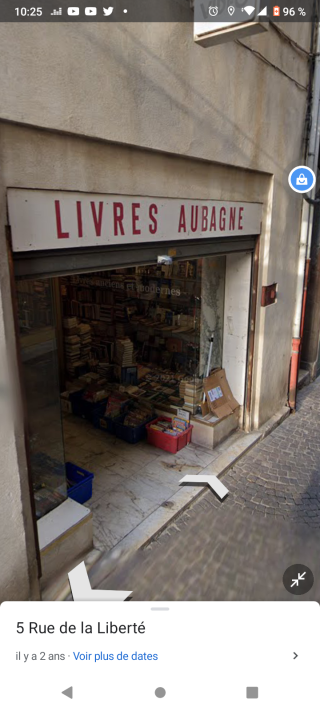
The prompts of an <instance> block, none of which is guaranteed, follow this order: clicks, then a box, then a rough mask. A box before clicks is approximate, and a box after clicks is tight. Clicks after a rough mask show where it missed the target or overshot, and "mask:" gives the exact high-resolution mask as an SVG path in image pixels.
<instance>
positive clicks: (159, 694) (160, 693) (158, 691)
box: [154, 686, 166, 699]
mask: <svg viewBox="0 0 320 711" xmlns="http://www.w3.org/2000/svg"><path fill="white" fill-rule="evenodd" d="M154 693H155V695H156V697H157V699H163V697H164V696H165V695H166V690H165V689H164V688H163V686H158V688H157V689H156V690H155V692H154Z"/></svg>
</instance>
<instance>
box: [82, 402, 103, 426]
mask: <svg viewBox="0 0 320 711" xmlns="http://www.w3.org/2000/svg"><path fill="white" fill-rule="evenodd" d="M107 402H108V398H104V400H100V401H99V402H90V401H89V400H85V399H84V398H83V399H82V417H85V418H86V420H89V422H92V424H94V423H95V422H96V420H97V417H102V416H103V415H104V412H105V409H106V406H107Z"/></svg>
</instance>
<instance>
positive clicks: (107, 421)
mask: <svg viewBox="0 0 320 711" xmlns="http://www.w3.org/2000/svg"><path fill="white" fill-rule="evenodd" d="M124 417H125V415H119V417H108V416H107V415H103V416H102V417H101V415H100V416H98V417H95V420H94V422H93V424H94V426H95V427H98V428H99V429H100V430H102V431H103V432H108V433H109V434H111V435H115V433H116V423H117V422H123V419H124Z"/></svg>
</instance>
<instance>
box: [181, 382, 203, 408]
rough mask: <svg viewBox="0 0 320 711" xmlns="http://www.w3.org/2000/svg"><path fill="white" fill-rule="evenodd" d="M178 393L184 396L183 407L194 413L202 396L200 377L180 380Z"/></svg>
mask: <svg viewBox="0 0 320 711" xmlns="http://www.w3.org/2000/svg"><path fill="white" fill-rule="evenodd" d="M179 395H180V397H183V398H184V406H183V407H184V409H185V410H188V412H191V413H192V414H193V415H194V414H195V413H196V411H197V406H198V405H199V404H200V403H201V402H202V397H203V381H202V380H201V378H194V380H189V381H186V380H182V381H181V382H180V385H179Z"/></svg>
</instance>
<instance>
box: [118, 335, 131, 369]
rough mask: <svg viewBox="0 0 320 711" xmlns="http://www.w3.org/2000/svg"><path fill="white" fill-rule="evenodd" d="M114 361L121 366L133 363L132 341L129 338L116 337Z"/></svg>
mask: <svg viewBox="0 0 320 711" xmlns="http://www.w3.org/2000/svg"><path fill="white" fill-rule="evenodd" d="M115 361H116V363H117V364H118V365H121V367H124V366H126V365H133V343H132V341H130V338H122V339H120V338H117V340H116V351H115Z"/></svg>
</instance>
